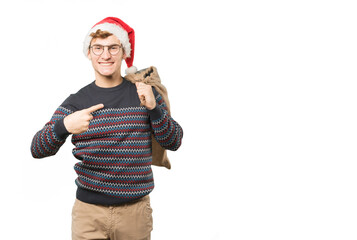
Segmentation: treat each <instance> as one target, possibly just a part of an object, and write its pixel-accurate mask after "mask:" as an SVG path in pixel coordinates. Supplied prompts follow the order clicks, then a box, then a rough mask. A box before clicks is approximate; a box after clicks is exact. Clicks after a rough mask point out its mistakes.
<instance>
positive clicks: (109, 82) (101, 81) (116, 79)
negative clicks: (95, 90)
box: [95, 74, 123, 88]
mask: <svg viewBox="0 0 357 240" xmlns="http://www.w3.org/2000/svg"><path fill="white" fill-rule="evenodd" d="M122 82H123V77H122V76H121V75H120V74H119V76H109V77H106V76H101V75H99V74H96V78H95V84H96V85H97V86H98V87H101V88H112V87H116V86H118V85H120V84H121V83H122Z"/></svg>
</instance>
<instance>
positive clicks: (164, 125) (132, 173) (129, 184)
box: [31, 94, 183, 201]
mask: <svg viewBox="0 0 357 240" xmlns="http://www.w3.org/2000/svg"><path fill="white" fill-rule="evenodd" d="M156 101H157V107H156V108H155V109H156V110H155V109H154V110H155V111H156V112H157V113H160V114H159V115H156V116H159V118H157V119H151V118H152V117H150V114H149V111H148V110H147V109H146V108H145V107H141V106H136V107H132V106H130V107H122V108H105V107H104V108H103V109H100V110H98V111H95V112H94V113H92V115H93V119H92V120H91V122H90V124H89V129H88V130H87V131H86V132H84V133H81V134H74V135H72V143H73V144H74V146H75V148H74V149H73V151H72V152H73V155H74V156H75V157H76V158H77V159H79V160H80V161H79V162H78V163H76V164H75V166H74V169H75V171H76V173H77V175H78V178H77V179H76V181H75V182H76V184H77V186H78V187H79V188H82V189H86V190H89V191H93V192H97V193H103V194H106V195H108V196H112V197H116V198H121V199H123V200H124V201H130V200H134V199H138V198H140V197H143V196H145V195H147V194H149V193H150V192H151V191H152V190H153V188H154V180H153V173H152V169H151V162H152V157H151V134H152V133H153V134H154V136H155V138H156V140H157V141H158V143H159V144H160V145H161V146H162V147H164V148H166V149H168V150H173V151H175V150H177V149H178V148H179V147H180V145H181V139H182V135H183V131H182V129H181V127H180V125H179V124H178V123H177V122H175V121H174V120H173V119H172V118H171V117H170V116H169V115H168V112H167V108H166V105H165V102H164V101H163V99H162V97H161V96H160V95H159V94H157V95H156ZM72 112H74V111H73V110H70V109H68V108H66V107H64V106H60V107H59V108H58V109H57V110H56V111H55V113H54V114H53V116H52V118H51V120H50V121H49V122H48V123H47V124H46V125H45V126H44V128H43V129H42V130H40V131H39V132H38V133H37V134H36V135H35V137H34V138H33V141H32V144H31V152H32V155H33V157H35V158H42V157H47V156H51V155H54V154H56V152H57V151H58V150H59V148H60V147H61V146H62V144H63V143H64V142H65V139H66V137H63V136H57V134H56V132H61V128H62V131H63V128H64V125H63V119H64V117H66V116H67V115H69V114H71V113H72Z"/></svg>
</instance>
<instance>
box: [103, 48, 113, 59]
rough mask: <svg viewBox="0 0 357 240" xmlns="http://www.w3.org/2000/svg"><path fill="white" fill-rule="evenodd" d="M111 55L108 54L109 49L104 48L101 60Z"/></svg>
mask: <svg viewBox="0 0 357 240" xmlns="http://www.w3.org/2000/svg"><path fill="white" fill-rule="evenodd" d="M111 56H112V55H111V54H110V53H109V48H108V47H105V48H104V49H103V53H102V58H104V59H108V58H110V57H111Z"/></svg>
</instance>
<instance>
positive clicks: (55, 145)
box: [31, 100, 74, 158]
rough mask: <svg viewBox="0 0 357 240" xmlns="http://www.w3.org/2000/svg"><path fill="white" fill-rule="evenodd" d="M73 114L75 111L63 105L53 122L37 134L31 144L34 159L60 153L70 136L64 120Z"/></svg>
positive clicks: (55, 113) (54, 116)
mask: <svg viewBox="0 0 357 240" xmlns="http://www.w3.org/2000/svg"><path fill="white" fill-rule="evenodd" d="M66 101H67V100H66ZM66 101H65V102H64V103H66ZM72 112H74V111H73V110H71V109H70V108H69V107H68V106H66V105H65V104H62V105H61V106H59V107H58V108H57V109H56V111H55V112H54V114H53V115H52V118H51V120H50V121H49V122H47V123H46V124H45V126H44V127H43V128H42V129H41V130H40V131H38V132H37V133H36V134H35V136H34V137H33V139H32V143H31V154H32V156H33V157H34V158H44V157H48V156H52V155H55V154H56V153H57V152H58V150H59V149H60V147H61V146H62V145H63V144H64V143H65V141H66V138H67V137H68V136H69V135H70V133H69V132H68V131H67V129H66V128H65V126H64V123H63V119H64V118H65V117H66V116H68V115H69V114H71V113H72Z"/></svg>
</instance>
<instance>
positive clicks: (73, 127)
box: [63, 104, 104, 134]
mask: <svg viewBox="0 0 357 240" xmlns="http://www.w3.org/2000/svg"><path fill="white" fill-rule="evenodd" d="M103 107H104V105H103V104H98V105H94V106H92V107H90V108H86V109H83V110H80V111H76V112H74V113H72V114H70V115H68V116H67V117H65V118H64V119H63V123H64V126H65V127H66V129H67V131H68V132H70V133H72V134H80V133H84V132H85V131H87V130H88V127H89V122H90V120H92V119H93V116H92V112H95V111H97V110H99V109H101V108H103Z"/></svg>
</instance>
